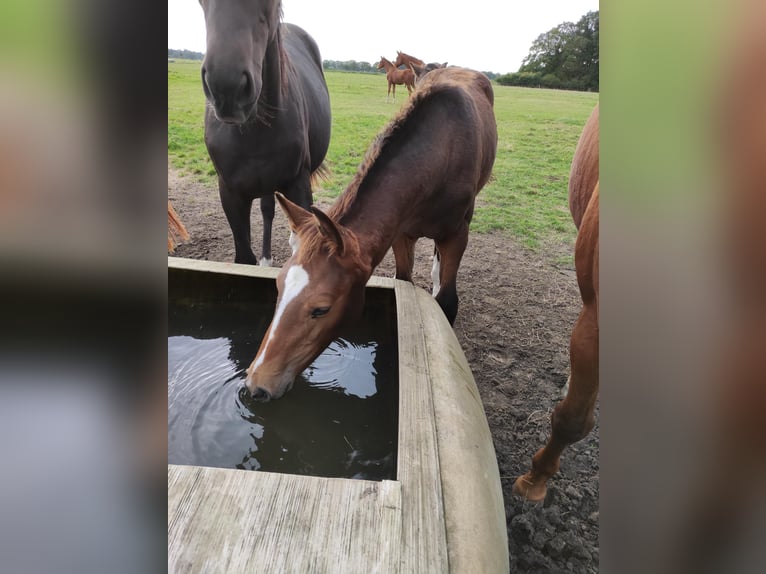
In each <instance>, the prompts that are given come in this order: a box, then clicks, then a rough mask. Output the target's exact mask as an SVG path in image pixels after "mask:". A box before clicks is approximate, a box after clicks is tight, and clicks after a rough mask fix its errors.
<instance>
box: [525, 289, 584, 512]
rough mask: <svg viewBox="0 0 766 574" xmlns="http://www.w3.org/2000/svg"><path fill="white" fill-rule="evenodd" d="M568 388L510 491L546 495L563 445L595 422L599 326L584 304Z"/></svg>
mask: <svg viewBox="0 0 766 574" xmlns="http://www.w3.org/2000/svg"><path fill="white" fill-rule="evenodd" d="M569 353H570V363H571V370H572V374H571V375H570V377H569V383H568V384H569V391H568V392H567V396H566V398H564V399H563V400H562V401H561V402H559V403H558V404H557V405H556V407H555V408H554V409H553V413H552V414H551V437H550V439H549V440H548V443H547V444H546V445H545V446H544V447H543V448H541V449H540V450H538V451H537V453H536V454H535V455H534V456H533V457H532V469H531V470H530V471H529V472H527V473H526V474H525V475H523V476H521V477H519V478H518V479H516V482H515V483H514V485H513V492H514V493H516V494H517V495H520V496H522V497H524V498H526V499H528V500H530V501H534V502H539V501H541V500H543V499H544V498H545V494H546V491H547V486H546V484H547V482H548V479H549V478H551V477H552V476H553V475H554V474H556V473H557V472H558V470H559V463H560V457H561V454H562V452H563V451H564V448H566V447H567V446H568V445H570V444H572V443H575V442H577V441H579V440H581V439H583V438H585V437H586V436H587V435H588V433H589V432H590V431H591V430H592V429H593V426H594V424H595V418H594V414H593V412H594V409H595V406H596V397H597V395H598V327H597V325H596V309H595V304H594V305H587V306H585V307H584V308H583V310H582V312H581V313H580V317H579V319H578V320H577V323H576V325H575V328H574V329H573V330H572V338H571V342H570V351H569Z"/></svg>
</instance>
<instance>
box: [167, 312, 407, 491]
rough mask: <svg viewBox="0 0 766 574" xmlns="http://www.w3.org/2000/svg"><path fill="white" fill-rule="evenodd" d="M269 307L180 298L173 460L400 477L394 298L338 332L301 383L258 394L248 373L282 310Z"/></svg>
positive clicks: (173, 329)
mask: <svg viewBox="0 0 766 574" xmlns="http://www.w3.org/2000/svg"><path fill="white" fill-rule="evenodd" d="M187 303H188V302H187ZM249 307H252V306H249ZM260 307H261V309H260V310H255V309H252V308H248V309H247V312H243V308H242V305H235V306H232V305H227V304H218V305H216V306H215V308H213V307H212V306H209V305H201V304H191V305H189V304H185V305H180V304H174V303H173V301H172V300H171V304H170V314H169V317H170V319H169V325H170V329H169V336H168V461H169V462H170V463H173V464H192V465H200V466H215V467H223V468H240V469H247V470H266V471H272V472H288V473H294V474H306V475H315V476H330V477H347V478H363V479H369V480H383V479H393V478H395V475H396V442H397V430H396V425H397V417H396V412H397V408H398V405H397V403H398V395H397V382H396V377H397V359H396V356H397V354H396V342H395V341H396V336H395V327H394V326H392V324H391V320H390V319H389V320H386V319H385V318H383V319H382V318H381V317H379V316H377V315H380V313H381V311H383V312H387V313H393V308H390V309H386V310H383V309H380V308H377V309H368V310H366V312H365V316H364V318H363V320H362V321H361V322H360V326H359V327H357V328H354V329H352V330H350V331H348V332H346V333H344V334H343V337H342V338H338V339H336V340H335V341H333V342H332V343H331V344H330V346H329V347H328V348H327V349H325V351H324V352H323V353H322V355H320V356H319V357H317V359H316V360H315V361H314V362H313V363H312V364H311V365H310V366H309V367H308V368H307V369H306V370H305V371H304V372H303V374H302V375H301V376H299V377H298V379H297V380H296V382H295V385H294V386H293V388H292V390H291V391H289V392H288V393H287V394H285V395H284V396H283V397H282V398H281V399H279V400H276V401H271V402H268V403H258V402H255V401H252V400H251V399H250V395H249V393H248V392H247V389H246V388H245V386H244V380H245V369H247V367H248V366H249V364H250V362H251V361H252V360H253V358H254V357H255V353H256V352H257V350H258V346H259V344H260V339H261V338H262V336H263V334H264V332H265V330H266V328H267V326H268V321H269V320H270V319H271V316H272V314H273V308H274V307H273V305H271V306H268V305H266V306H264V305H261V306H260ZM368 307H370V306H369V305H368ZM365 325H368V326H369V325H376V326H380V325H386V326H387V329H383V330H384V331H387V332H383V333H380V334H375V335H373V334H371V333H370V329H369V328H364V326H365Z"/></svg>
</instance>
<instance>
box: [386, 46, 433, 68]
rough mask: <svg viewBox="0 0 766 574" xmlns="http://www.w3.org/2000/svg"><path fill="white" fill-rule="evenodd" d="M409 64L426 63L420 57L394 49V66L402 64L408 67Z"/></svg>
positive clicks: (422, 64)
mask: <svg viewBox="0 0 766 574" xmlns="http://www.w3.org/2000/svg"><path fill="white" fill-rule="evenodd" d="M410 64H415V65H416V66H421V67H422V66H425V65H426V63H425V62H424V61H423V60H421V59H420V58H416V57H415V56H410V55H409V54H405V53H404V52H400V51H399V50H397V51H396V60H394V66H396V67H397V68H398V67H399V66H404V67H405V68H409V67H410Z"/></svg>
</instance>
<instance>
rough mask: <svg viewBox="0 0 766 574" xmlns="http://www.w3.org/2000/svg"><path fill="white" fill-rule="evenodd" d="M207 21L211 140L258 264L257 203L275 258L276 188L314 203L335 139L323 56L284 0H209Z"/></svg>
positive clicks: (241, 241) (239, 250) (265, 260)
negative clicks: (316, 178) (253, 225)
mask: <svg viewBox="0 0 766 574" xmlns="http://www.w3.org/2000/svg"><path fill="white" fill-rule="evenodd" d="M200 3H201V4H202V8H203V10H204V12H205V24H206V26H207V52H206V54H205V60H204V62H203V65H202V87H203V89H204V91H205V96H206V97H207V100H208V105H207V107H206V110H205V144H206V145H207V149H208V153H209V154H210V159H211V160H212V161H213V165H214V166H215V169H216V171H217V172H218V189H219V192H220V196H221V204H222V205H223V210H224V212H225V213H226V218H227V219H228V221H229V225H230V227H231V231H232V234H233V236H234V247H235V250H236V257H235V261H236V262H238V263H251V264H254V263H257V262H258V260H257V259H256V257H255V254H254V253H253V251H252V248H251V246H250V211H251V208H252V204H253V200H254V199H256V198H260V199H261V214H262V215H263V248H262V253H261V260H260V263H261V264H262V265H271V227H272V222H273V219H274V206H275V204H274V191H275V190H279V191H281V192H282V193H284V194H285V196H286V197H289V198H290V199H291V200H292V201H294V202H296V203H297V204H299V205H301V206H303V207H305V208H308V207H309V206H310V205H311V204H312V201H313V199H312V193H311V176H312V174H314V173H316V172H317V170H319V168H320V166H321V165H322V161H323V160H324V157H325V154H326V153H327V147H328V145H329V142H330V98H329V94H328V91H327V85H326V83H325V79H324V73H323V71H322V59H321V57H320V55H319V49H318V48H317V45H316V43H315V42H314V40H313V39H312V38H311V36H309V35H308V34H307V33H306V32H305V31H304V30H302V29H301V28H299V27H297V26H294V25H292V24H282V23H281V22H280V20H281V15H282V3H281V1H280V0H250V1H246V0H201V1H200Z"/></svg>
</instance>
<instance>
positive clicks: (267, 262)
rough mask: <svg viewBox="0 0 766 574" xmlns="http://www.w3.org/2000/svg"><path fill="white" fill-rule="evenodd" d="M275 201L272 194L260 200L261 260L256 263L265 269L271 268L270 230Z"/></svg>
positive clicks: (272, 222)
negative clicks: (261, 225)
mask: <svg viewBox="0 0 766 574" xmlns="http://www.w3.org/2000/svg"><path fill="white" fill-rule="evenodd" d="M275 204H276V200H275V199H274V194H273V193H270V194H268V195H264V196H263V197H262V198H261V217H262V218H263V247H262V249H261V260H260V261H259V262H258V263H259V264H260V265H263V266H265V267H271V263H272V259H271V228H272V225H273V224H274V206H275Z"/></svg>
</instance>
